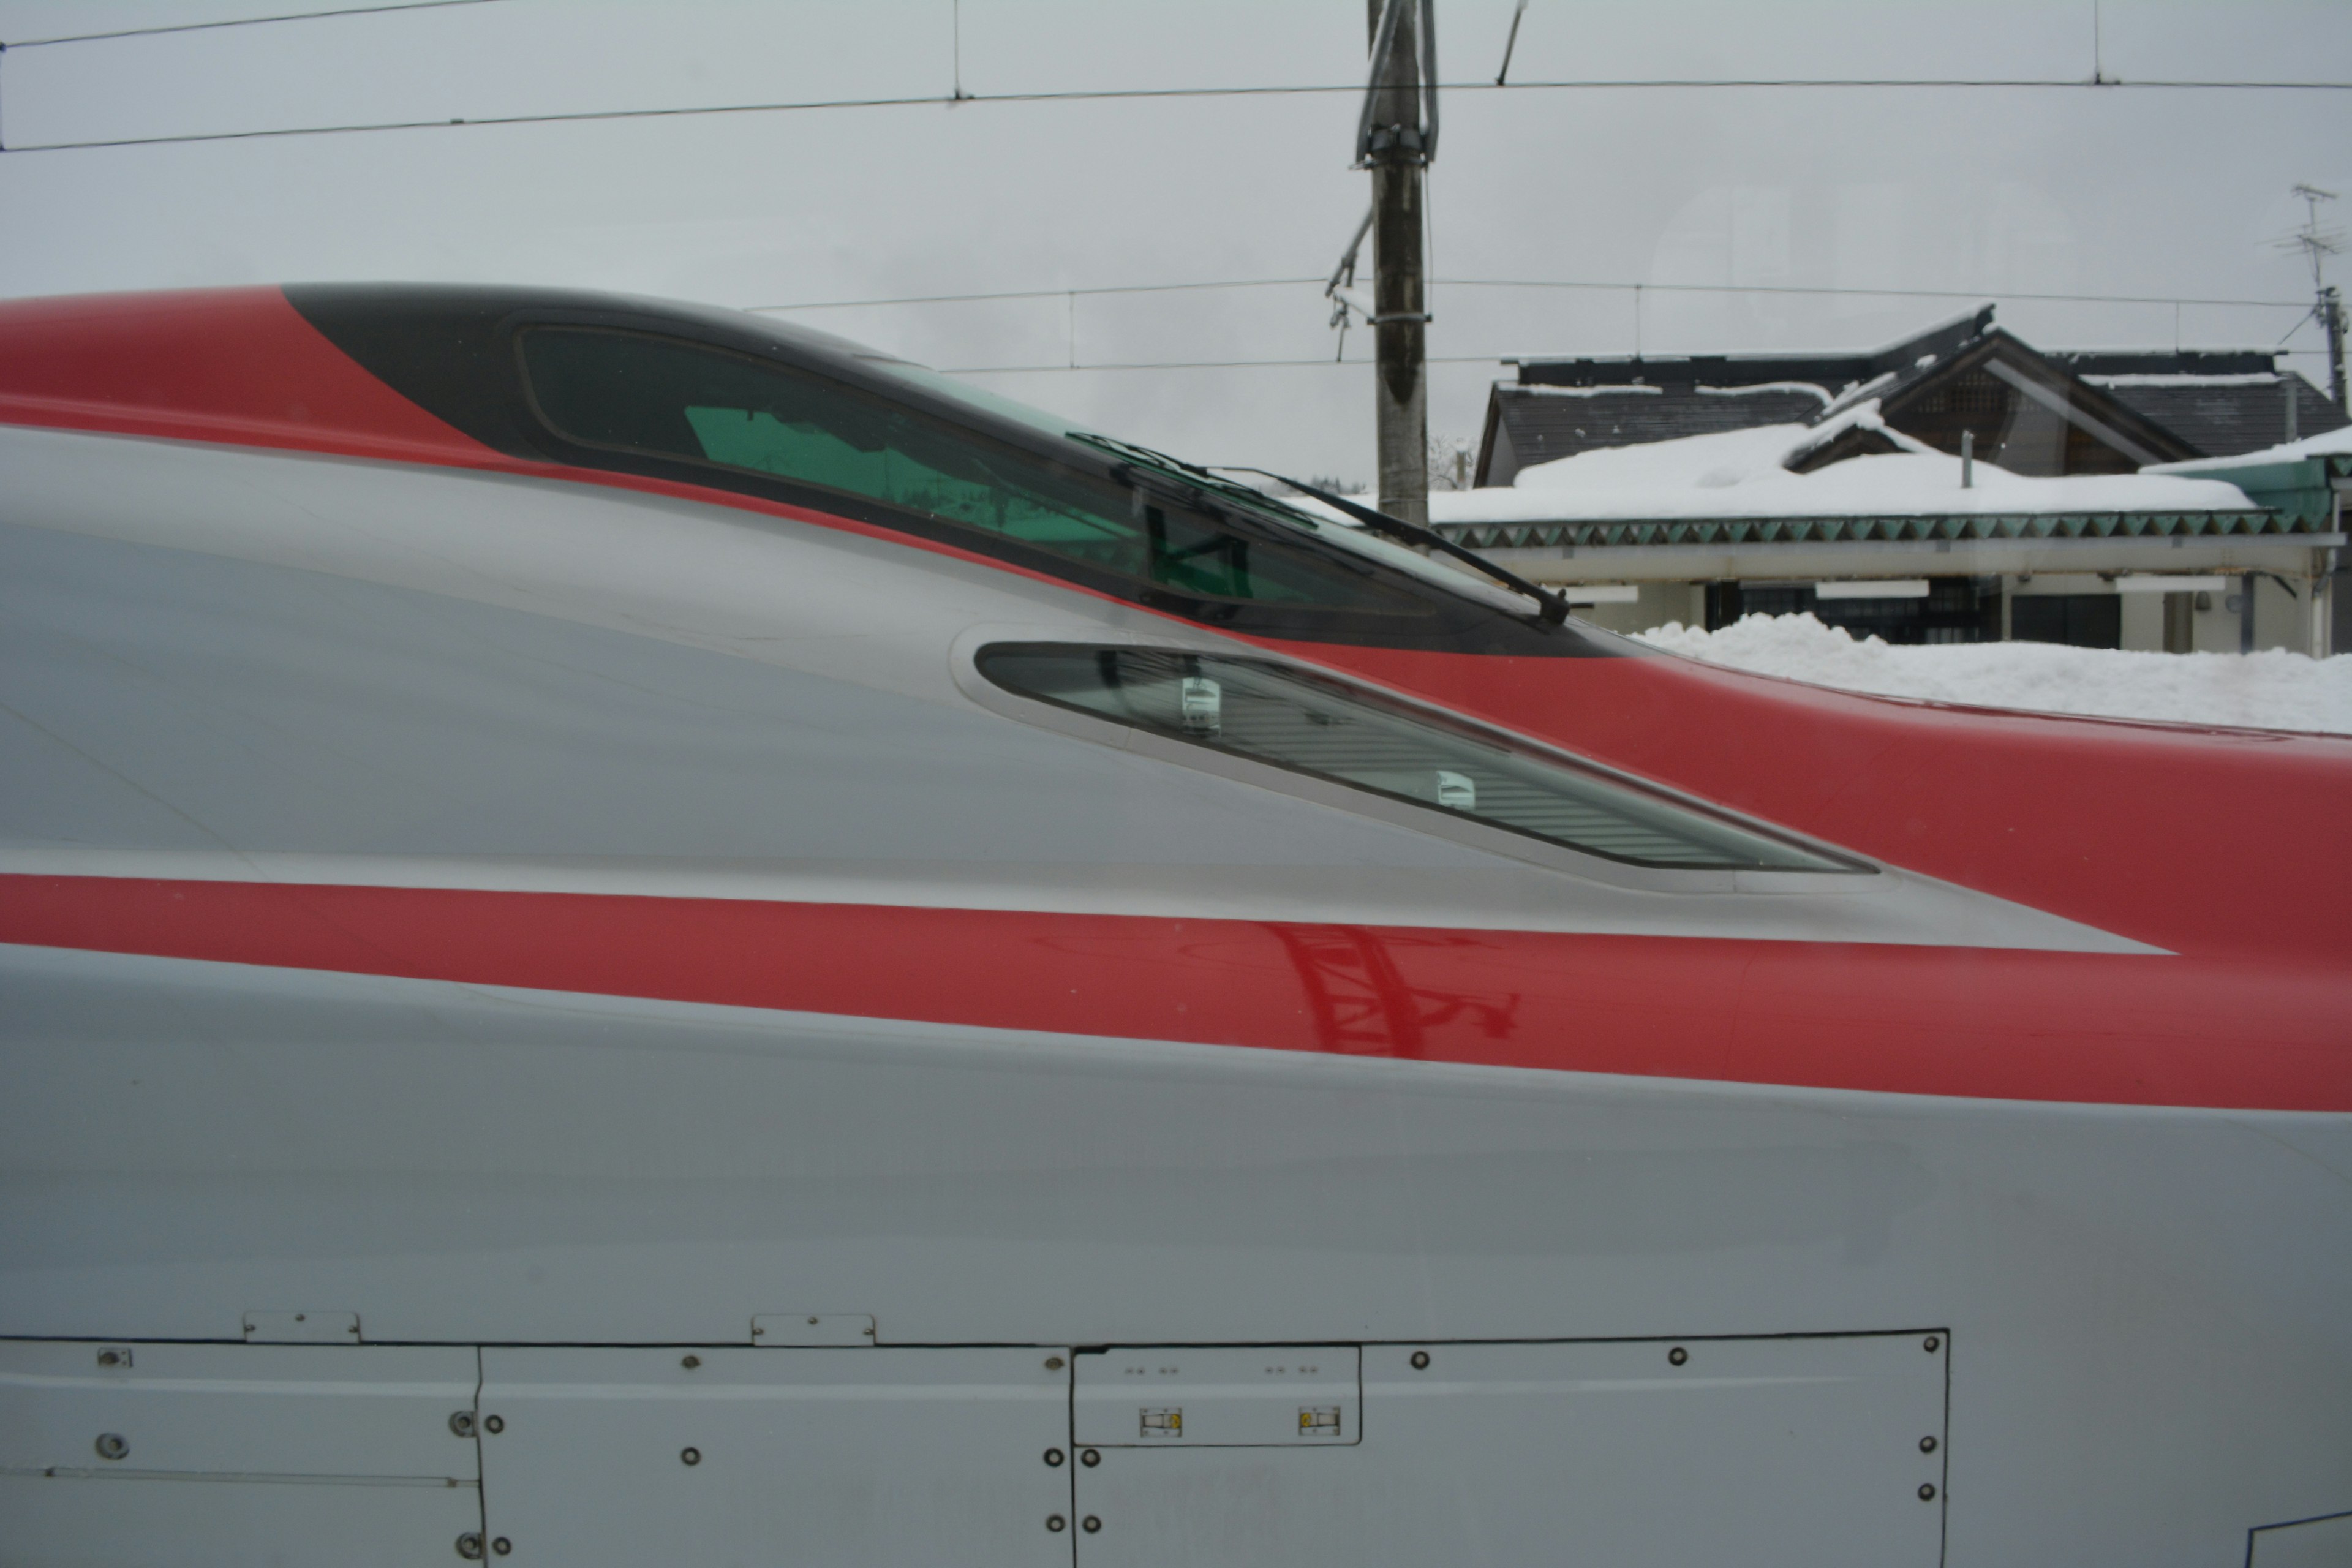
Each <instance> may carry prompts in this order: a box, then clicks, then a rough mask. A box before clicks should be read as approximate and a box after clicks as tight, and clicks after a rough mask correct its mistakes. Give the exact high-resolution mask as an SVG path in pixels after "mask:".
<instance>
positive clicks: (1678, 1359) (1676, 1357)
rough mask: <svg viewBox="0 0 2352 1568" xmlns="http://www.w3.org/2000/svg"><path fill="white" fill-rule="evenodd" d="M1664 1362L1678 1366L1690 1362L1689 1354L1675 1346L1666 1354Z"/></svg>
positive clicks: (1680, 1347)
mask: <svg viewBox="0 0 2352 1568" xmlns="http://www.w3.org/2000/svg"><path fill="white" fill-rule="evenodd" d="M1666 1360H1667V1361H1668V1362H1669V1363H1671V1364H1673V1365H1675V1366H1680V1365H1682V1364H1683V1363H1685V1362H1686V1361H1688V1360H1690V1352H1688V1351H1686V1350H1685V1349H1683V1347H1682V1346H1680V1345H1676V1346H1675V1348H1674V1349H1672V1350H1670V1351H1668V1352H1666Z"/></svg>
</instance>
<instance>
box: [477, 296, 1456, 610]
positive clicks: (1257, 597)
mask: <svg viewBox="0 0 2352 1568" xmlns="http://www.w3.org/2000/svg"><path fill="white" fill-rule="evenodd" d="M520 342H521V353H522V362H523V366H524V370H525V373H526V374H527V376H528V378H529V384H530V395H531V397H532V400H533V403H534V405H535V406H536V408H537V411H538V412H539V414H540V416H541V417H542V418H543V419H544V420H545V421H546V422H547V424H548V425H549V426H551V428H552V429H553V430H554V431H555V432H556V433H557V434H559V435H561V436H562V437H566V438H567V439H570V440H572V441H576V442H579V443H580V444H582V445H583V446H589V447H601V448H604V449H607V450H616V451H625V452H634V453H642V454H646V455H650V456H655V457H660V458H671V459H683V460H685V461H687V462H689V463H694V464H698V465H710V466H714V467H717V468H726V469H734V470H739V471H743V472H748V473H752V474H761V475H770V476H774V477H776V478H779V479H788V480H792V481H794V482H796V483H799V484H803V485H807V486H812V487H814V488H816V489H822V490H826V491H832V492H835V493H838V494H844V495H848V496H853V497H857V498H860V499H862V500H869V501H878V502H880V503H882V504H884V505H886V506H888V507H890V508H893V509H895V510H902V511H908V512H914V513H917V514H919V515H920V516H923V517H926V518H929V519H933V520H936V521H942V522H947V523H950V524H953V525H956V526H958V527H960V528H962V529H971V530H979V531H985V532H987V533H990V534H993V535H996V536H998V537H999V538H1002V539H1005V540H1010V541H1014V542H1019V543H1022V544H1025V545H1028V546H1031V547H1033V548H1034V549H1037V550H1039V551H1043V552H1046V553H1048V554H1051V555H1054V556H1057V557H1060V558H1061V559H1063V560H1065V561H1067V562H1071V563H1076V564H1078V565H1080V566H1083V567H1087V568H1091V569H1093V570H1096V571H1099V572H1103V573H1108V574H1112V575H1114V576H1118V577H1121V578H1125V579H1128V580H1129V581H1133V582H1137V583H1140V584H1149V585H1151V586H1155V587H1159V588H1162V589H1166V590H1170V591H1172V592H1174V593H1177V594H1181V595H1185V596H1187V597H1194V598H1203V599H1213V600H1228V601H1244V602H1250V603H1255V604H1261V605H1270V606H1287V607H1297V608H1315V607H1326V608H1345V609H1350V610H1356V611H1371V612H1374V613H1380V614H1387V615H1412V614H1414V613H1416V612H1419V611H1423V609H1424V605H1423V602H1422V601H1421V600H1420V599H1419V597H1418V596H1417V595H1412V594H1410V593H1408V592H1405V591H1403V589H1402V586H1401V585H1399V584H1394V583H1392V582H1391V581H1388V580H1387V576H1388V574H1382V573H1380V572H1377V571H1375V570H1373V569H1372V568H1370V566H1369V565H1366V564H1361V563H1358V562H1357V561H1355V560H1351V559H1349V556H1348V555H1347V554H1345V553H1343V552H1329V551H1317V550H1313V549H1309V548H1304V547H1302V545H1301V543H1300V542H1297V541H1296V540H1294V539H1290V538H1286V537H1285V534H1286V529H1285V527H1284V525H1283V524H1281V523H1279V522H1276V521H1271V520H1269V519H1265V518H1262V517H1255V516H1251V515H1249V514H1248V513H1247V512H1246V510H1244V509H1241V508H1238V507H1236V506H1234V505H1232V504H1224V505H1220V504H1218V503H1217V500H1216V499H1215V498H1213V497H1210V496H1204V495H1202V494H1201V493H1200V492H1199V491H1198V490H1197V489H1192V488H1191V487H1188V486H1186V485H1184V484H1182V483H1181V482H1178V481H1177V480H1175V479H1171V478H1170V477H1168V476H1166V475H1163V474H1159V473H1157V472H1155V473H1154V474H1153V476H1152V477H1153V479H1157V480H1158V482H1156V483H1151V482H1141V481H1139V480H1136V479H1130V480H1129V482H1127V483H1124V484H1122V483H1119V482H1118V481H1117V480H1115V479H1112V478H1109V477H1108V476H1106V475H1103V474H1100V473H1097V472H1093V471H1089V469H1088V468H1084V467H1081V466H1080V464H1079V463H1078V462H1077V461H1064V460H1060V459H1057V458H1052V457H1047V456H1044V455H1042V454H1040V453H1039V452H1037V451H1034V450H1031V449H1028V448H1027V447H1024V446H1023V445H1021V444H1018V443H1016V442H1015V441H1013V440H1011V439H1005V438H1003V437H998V436H994V435H992V434H990V433H988V432H986V431H984V430H983V429H982V428H981V427H979V424H978V422H977V421H950V420H947V419H942V418H938V417H935V416H931V415H930V414H929V413H927V412H925V411H923V410H922V409H920V408H919V407H917V406H915V405H912V404H910V403H908V402H907V401H903V400H899V399H893V398H886V397H883V396H879V395H875V394H873V393H871V392H868V391H866V390H865V389H863V388H860V387H856V386H853V385H850V384H846V383H844V382H840V381H835V380H833V379H830V378H827V377H824V376H821V375H818V374H813V373H811V372H808V371H804V370H802V369H799V368H796V367H790V366H786V365H782V364H779V363H774V362H772V361H767V360H762V359H759V358H755V357H752V356H751V355H748V354H741V353H731V352H729V351H726V350H721V349H715V348H709V347H706V346H703V345H701V344H698V343H690V342H682V341H679V340H677V339H671V338H664V337H658V336H654V335H651V334H647V333H642V332H633V331H611V330H605V329H594V328H576V327H535V328H531V329H530V330H527V331H524V332H523V333H522V334H521V337H520ZM866 357H868V356H861V358H866ZM871 357H873V358H874V360H875V363H876V364H877V365H878V367H879V368H880V369H881V370H882V371H883V372H884V373H885V374H896V375H897V376H898V379H901V380H904V379H907V377H906V375H905V374H903V373H904V372H913V373H915V374H917V375H918V376H921V375H922V373H920V372H919V369H918V367H913V366H903V367H902V366H901V365H900V364H899V363H898V362H891V361H885V360H881V359H879V356H871ZM945 379H946V378H944V377H928V378H925V379H922V380H919V381H918V382H917V383H916V384H917V385H918V386H919V388H920V389H922V390H926V391H929V392H930V393H932V395H934V396H942V397H943V396H945V395H943V394H941V393H940V390H939V389H938V388H937V387H936V386H933V385H932V384H931V382H932V381H934V380H945ZM953 395H956V396H958V397H960V398H961V399H963V400H965V401H969V400H970V394H969V392H968V391H967V390H965V389H961V388H958V389H956V391H955V393H954V394H953ZM1002 401H1003V400H999V399H991V400H989V404H990V407H989V408H988V409H986V410H984V412H987V413H989V414H990V416H991V418H990V423H992V424H1007V423H1017V424H1020V425H1026V426H1031V427H1032V428H1033V429H1036V430H1038V431H1039V433H1041V434H1045V435H1049V436H1054V437H1061V436H1063V435H1064V434H1065V433H1064V432H1063V431H1060V430H1057V429H1055V428H1054V427H1053V426H1052V425H1051V424H1050V423H1048V422H1047V420H1046V416H1041V415H1037V414H1035V413H1034V412H1033V411H1029V410H1025V409H1020V408H1019V407H1018V405H1007V406H1008V407H1010V408H1012V409H1013V410H1015V412H1013V413H1007V412H1005V411H1004V410H1003V409H999V408H995V407H994V406H993V405H996V404H998V403H1001V402H1002ZM1073 456H1074V457H1075V456H1076V454H1073Z"/></svg>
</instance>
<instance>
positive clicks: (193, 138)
mask: <svg viewBox="0 0 2352 1568" xmlns="http://www.w3.org/2000/svg"><path fill="white" fill-rule="evenodd" d="M490 3H491V0H410V4H411V5H419V6H430V5H487V4H490ZM397 8H399V7H394V6H384V7H366V8H364V9H370V10H373V9H387V10H389V9H397ZM338 14H340V13H330V12H319V13H311V15H319V16H328V15H338ZM354 14H356V13H354ZM271 19H273V18H255V20H256V21H262V20H271ZM285 19H287V20H299V19H301V18H299V17H289V18H285ZM226 25H228V24H195V26H226ZM159 30H162V29H159ZM90 36H91V37H98V36H99V35H90ZM42 41H44V42H47V41H58V42H63V41H68V40H42ZM11 47H18V48H22V47H30V46H27V45H15V46H11ZM1842 88H1866V89H1868V88H1875V89H1903V90H1921V89H1933V88H1959V89H2004V88H2005V89H2076V90H2097V91H2110V92H2112V91H2127V90H2131V89H2144V90H2162V91H2201V90H2225V91H2227V90H2235V91H2252V92H2302V91H2312V92H2347V91H2352V81H2189V80H2167V81H2115V80H2108V81H2104V82H2092V81H2084V80H2074V81H2064V80H2058V79H2052V78H2038V77H2029V78H2011V79H1992V78H1985V79H1958V78H1937V77H1927V78H1894V77H1889V78H1879V79H1859V78H1856V79H1844V78H1758V79H1746V80H1716V79H1661V80H1648V81H1617V80H1592V81H1528V82H1518V81H1515V82H1509V83H1507V84H1505V85H1502V86H1497V85H1496V84H1495V83H1494V82H1490V81H1468V82H1451V83H1447V84H1446V85H1445V87H1444V90H1445V91H1447V92H1490V93H1492V92H1503V93H1512V92H1547V91H1563V90H1573V91H1636V92H1646V91H1684V90H1696V89H1739V90H1751V89H1842ZM1361 91H1363V87H1362V84H1360V83H1357V82H1348V83H1339V84H1325V85H1305V86H1297V87H1165V88H1108V89H1083V90H1072V91H1064V92H983V93H969V92H968V93H963V94H962V95H961V97H947V96H942V95H940V94H938V93H924V94H920V95H918V96H908V97H902V98H835V99H811V100H802V101H796V102H774V103H721V104H702V105H695V106H691V107H682V108H668V109H598V110H575V111H572V112H570V113H551V114H498V115H484V116H478V117H464V116H459V117H453V118H450V119H446V120H377V121H354V122H352V123H349V124H341V125H293V126H283V127H279V128H276V129H271V130H262V131H197V132H182V133H178V134H174V135H166V136H118V137H100V138H93V139H90V140H88V141H81V142H34V143H32V144H30V145H28V146H23V147H11V148H7V149H5V151H7V152H9V153H74V152H89V151H99V150H104V149H110V148H122V147H165V146H184V145H187V144H190V143H194V142H258V141H271V140H278V139H282V138H286V137H294V136H346V135H361V134H368V133H372V132H389V131H451V130H458V129H467V130H472V129H478V128H480V127H483V126H490V125H577V124H585V123H588V122H590V121H625V120H682V119H694V118H701V117H714V116H719V115H740V114H787V113H799V112H809V111H814V110H835V109H911V108H917V107H921V106H927V105H931V104H943V105H950V104H986V103H1003V104H1028V103H1102V102H1111V101H1115V100H1150V99H1215V98H1286V97H1288V98H1298V97H1312V96H1318V95H1328V94H1334V93H1346V94H1356V93H1360V92H1361Z"/></svg>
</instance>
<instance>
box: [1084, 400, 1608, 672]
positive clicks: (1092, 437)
mask: <svg viewBox="0 0 2352 1568" xmlns="http://www.w3.org/2000/svg"><path fill="white" fill-rule="evenodd" d="M1070 438H1071V439H1072V440H1075V441H1084V442H1085V443H1086V444H1087V446H1089V447H1100V448H1101V449H1102V450H1104V451H1106V452H1108V453H1111V454H1112V455H1113V456H1115V457H1120V458H1129V459H1130V460H1132V459H1135V458H1141V459H1142V460H1143V461H1145V462H1147V463H1150V464H1151V465H1153V466H1154V467H1157V468H1167V469H1172V470H1174V471H1175V472H1176V473H1177V474H1178V475H1180V476H1181V477H1183V478H1186V479H1191V480H1192V482H1193V483H1195V484H1199V485H1202V486H1204V487H1206V488H1208V489H1213V490H1215V491H1217V492H1218V493H1219V494H1221V495H1228V496H1233V497H1234V498H1236V499H1242V500H1249V501H1252V502H1255V503H1256V504H1259V505H1265V506H1274V507H1279V508H1280V509H1281V510H1284V511H1286V512H1289V513H1291V514H1292V515H1294V516H1297V517H1301V518H1306V519H1307V521H1310V522H1312V521H1315V519H1314V518H1313V516H1312V515H1311V514H1309V513H1307V512H1303V511H1300V510H1298V509H1297V507H1294V506H1291V505H1290V504H1289V503H1287V502H1286V501H1285V500H1283V499H1282V498H1281V497H1280V496H1270V495H1267V494H1266V493H1265V491H1263V490H1257V489H1251V488H1250V487H1249V486H1247V485H1244V484H1242V483H1239V482H1238V481H1236V480H1234V479H1220V478H1219V477H1218V474H1217V470H1218V469H1222V470H1223V471H1224V472H1225V473H1229V474H1257V475H1259V476H1261V477H1263V478H1265V479H1272V480H1273V481H1274V482H1275V483H1276V484H1278V485H1287V486H1289V487H1290V488H1291V489H1294V490H1297V492H1298V493H1299V494H1301V495H1306V496H1313V497H1314V498H1315V499H1316V500H1319V501H1321V502H1322V503H1323V504H1324V505H1326V506H1331V507H1337V508H1339V510H1341V511H1343V512H1345V513H1347V514H1348V515H1349V517H1352V518H1354V519H1355V520H1356V521H1358V522H1360V523H1362V524H1363V525H1364V526H1365V527H1366V528H1369V529H1370V530H1371V531H1374V532H1375V533H1384V534H1386V535H1388V536H1389V537H1390V538H1391V539H1394V540H1396V541H1398V542H1401V543H1405V544H1412V545H1417V546H1419V547H1421V548H1422V549H1424V550H1434V551H1437V552H1439V553H1441V554H1444V555H1450V556H1452V557H1454V559H1455V560H1456V561H1459V562H1461V563H1464V564H1465V565H1467V566H1471V567H1474V568H1475V569H1476V570H1478V571H1480V572H1483V573H1485V574H1486V575H1487V576H1489V577H1492V578H1493V579H1494V580H1495V581H1496V582H1497V583H1500V584H1503V585H1504V586H1505V587H1507V588H1508V589H1510V590H1511V591H1512V592H1513V593H1515V594H1525V595H1527V596H1528V598H1530V599H1533V600H1534V601H1535V602H1536V603H1537V605H1539V606H1540V607H1541V608H1540V612H1539V613H1540V614H1541V616H1542V617H1543V618H1544V620H1546V621H1547V622H1549V623H1550V624H1551V625H1553V626H1559V624H1561V623H1562V622H1563V621H1566V620H1567V619H1568V601H1567V600H1566V599H1563V598H1561V597H1560V596H1559V595H1557V594H1554V593H1550V592H1549V591H1547V590H1545V589H1543V588H1539V587H1538V586H1537V585H1536V584H1533V583H1530V582H1528V580H1527V579H1526V578H1524V577H1522V576H1520V575H1519V574H1517V573H1516V572H1513V571H1511V570H1510V569H1509V568H1508V567H1505V566H1497V565H1496V563H1493V562H1492V561H1489V560H1487V559H1486V557H1485V556H1483V555H1480V554H1479V553H1477V552H1475V551H1473V550H1468V549H1465V548H1464V547H1463V546H1461V545H1459V544H1456V543H1454V541H1452V540H1450V539H1448V538H1446V537H1445V536H1444V534H1442V533H1439V532H1437V531H1434V530H1432V529H1426V528H1419V527H1416V526H1414V525H1413V524H1412V523H1410V522H1407V521H1404V520H1403V519H1402V518H1399V517H1391V516H1390V515H1389V514H1388V513H1386V512H1384V511H1374V510H1372V509H1371V508H1370V507H1368V506H1364V505H1362V504H1360V503H1359V502H1356V501H1351V500H1347V499H1346V498H1345V497H1342V496H1335V495H1333V494H1332V493H1331V492H1330V491H1328V490H1324V489H1317V488H1316V487H1315V486H1313V485H1303V484H1300V483H1299V482H1298V481H1297V479H1285V478H1283V477H1282V476H1281V475H1280V474H1277V473H1274V472H1272V471H1270V470H1268V469H1265V468H1247V467H1244V466H1243V465H1242V464H1239V463H1220V464H1217V465H1216V466H1215V468H1205V467H1203V466H1202V465H1201V464H1199V463H1188V462H1186V461H1185V460H1184V459H1183V458H1175V457H1171V456H1170V455H1169V454H1167V453H1165V452H1155V451H1153V450H1152V449H1151V448H1150V447H1139V446H1137V445H1136V444H1135V443H1134V442H1132V441H1122V440H1120V439H1118V437H1115V436H1097V435H1096V434H1094V433H1093V432H1091V431H1084V432H1082V431H1076V430H1073V431H1071V432H1070Z"/></svg>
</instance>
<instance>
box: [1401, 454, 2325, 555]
mask: <svg viewBox="0 0 2352 1568" xmlns="http://www.w3.org/2000/svg"><path fill="white" fill-rule="evenodd" d="M2314 466H2315V467H2316V466H2317V465H2314ZM2329 521H2330V517H2329V514H2328V512H2327V511H2326V510H2325V509H2322V510H2319V511H2317V512H2316V513H2312V512H2310V511H2307V510H2303V509H2296V510H2292V511H2290V510H2281V509H2277V508H2272V507H2258V508H2248V509H2246V510H2239V511H2098V512H2068V513H2053V512H2011V513H1989V512H1969V513H1954V514H1947V515H1942V516H1920V515H1916V514H1915V515H1903V516H1879V517H1715V518H1705V517H1699V518H1687V517H1686V518H1645V519H1640V520H1633V521H1606V520H1585V521H1559V522H1441V523H1436V524H1433V527H1434V529H1435V531H1437V532H1439V533H1442V534H1444V536H1445V537H1446V538H1448V539H1451V540H1453V541H1454V542H1455V543H1457V544H1461V545H1463V546H1465V547H1466V548H1468V549H1471V550H1516V549H1546V548H1559V547H1562V546H1572V547H1576V548H1580V549H1581V548H1589V547H1596V546H1624V545H1644V544H1656V545H1674V544H1679V545H1693V544H1696V545H1735V544H1905V543H1926V542H1959V541H1963V540H2026V541H2032V540H2041V539H2198V538H2201V539H2232V538H2235V539H2245V538H2259V537H2280V536H2290V535H2294V534H2322V533H2326V532H2327V531H2328V525H2329Z"/></svg>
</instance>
